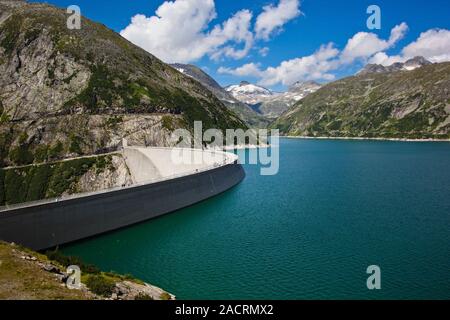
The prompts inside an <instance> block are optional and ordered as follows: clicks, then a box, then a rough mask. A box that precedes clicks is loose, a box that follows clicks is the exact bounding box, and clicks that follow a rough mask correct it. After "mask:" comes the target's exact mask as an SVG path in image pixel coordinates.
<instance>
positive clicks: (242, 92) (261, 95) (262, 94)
mask: <svg viewBox="0 0 450 320" xmlns="http://www.w3.org/2000/svg"><path fill="white" fill-rule="evenodd" d="M225 90H226V91H228V92H229V93H230V94H231V95H232V96H233V97H234V98H235V99H237V100H239V101H241V102H244V103H246V104H248V105H255V104H258V103H261V102H263V101H265V100H267V99H268V98H271V97H273V96H274V95H276V94H275V93H274V92H272V91H271V90H269V89H266V88H264V87H260V86H257V85H255V84H252V83H249V82H247V81H242V82H241V83H240V84H235V85H230V86H228V87H225Z"/></svg>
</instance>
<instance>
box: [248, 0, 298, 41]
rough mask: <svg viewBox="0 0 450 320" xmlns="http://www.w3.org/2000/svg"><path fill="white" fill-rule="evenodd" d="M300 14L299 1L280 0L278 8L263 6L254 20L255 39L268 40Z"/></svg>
mask: <svg viewBox="0 0 450 320" xmlns="http://www.w3.org/2000/svg"><path fill="white" fill-rule="evenodd" d="M300 13H301V12H300V1H299V0H280V2H279V4H278V6H273V5H268V6H265V7H264V8H263V12H262V13H261V14H260V15H259V16H258V17H257V19H256V24H255V32H256V37H257V38H258V39H265V40H268V39H269V38H270V36H271V35H272V34H273V33H274V32H277V31H279V30H280V28H282V27H283V25H284V24H285V23H287V22H288V21H290V20H292V19H294V18H296V17H298V16H299V15H300Z"/></svg>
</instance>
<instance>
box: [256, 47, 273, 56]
mask: <svg viewBox="0 0 450 320" xmlns="http://www.w3.org/2000/svg"><path fill="white" fill-rule="evenodd" d="M269 51H270V48H269V47H263V48H261V49H259V50H258V52H259V54H260V55H261V57H266V56H267V55H268V54H269Z"/></svg>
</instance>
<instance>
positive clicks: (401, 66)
mask: <svg viewBox="0 0 450 320" xmlns="http://www.w3.org/2000/svg"><path fill="white" fill-rule="evenodd" d="M429 64H431V62H430V61H428V60H427V59H425V58H424V57H414V58H412V59H409V60H407V61H406V62H404V63H402V62H396V63H393V64H391V65H390V66H383V65H381V64H368V65H366V66H365V67H364V68H363V69H362V70H361V71H359V72H358V73H357V75H365V74H368V73H386V72H396V71H411V70H414V69H417V68H420V67H423V66H426V65H429Z"/></svg>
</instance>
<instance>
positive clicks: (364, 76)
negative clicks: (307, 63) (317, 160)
mask: <svg viewBox="0 0 450 320" xmlns="http://www.w3.org/2000/svg"><path fill="white" fill-rule="evenodd" d="M413 65H414V68H411V67H412V66H413ZM372 69H373V68H372ZM378 69H379V68H378ZM378 69H377V70H378ZM377 70H372V72H363V73H359V74H357V75H356V76H353V77H348V78H345V79H341V80H338V81H335V82H332V83H329V84H327V85H325V86H323V87H322V88H321V89H319V90H318V91H316V92H315V93H312V94H310V95H308V96H307V97H305V98H304V99H302V100H300V101H299V102H298V103H297V104H296V105H295V106H294V107H292V108H291V109H290V110H289V111H287V112H286V113H284V114H283V115H282V116H281V117H280V118H278V119H277V120H276V121H275V122H274V123H273V124H272V127H276V128H279V129H280V130H281V133H282V134H285V135H305V136H332V137H384V138H410V139H418V138H439V139H449V138H450V63H448V62H446V63H436V64H429V63H424V64H423V65H422V66H417V64H414V61H413V62H411V64H406V65H402V68H400V69H399V70H393V71H386V70H385V69H383V71H382V72H380V71H379V70H378V71H377ZM366 71H367V70H366Z"/></svg>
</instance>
